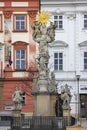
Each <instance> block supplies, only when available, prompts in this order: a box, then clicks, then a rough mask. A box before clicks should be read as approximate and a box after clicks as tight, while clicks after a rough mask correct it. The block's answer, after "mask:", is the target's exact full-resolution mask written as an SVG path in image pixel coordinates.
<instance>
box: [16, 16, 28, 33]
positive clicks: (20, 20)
mask: <svg viewBox="0 0 87 130" xmlns="http://www.w3.org/2000/svg"><path fill="white" fill-rule="evenodd" d="M14 21H15V23H14V24H15V26H14V30H15V31H26V16H25V15H17V16H15V17H14Z"/></svg>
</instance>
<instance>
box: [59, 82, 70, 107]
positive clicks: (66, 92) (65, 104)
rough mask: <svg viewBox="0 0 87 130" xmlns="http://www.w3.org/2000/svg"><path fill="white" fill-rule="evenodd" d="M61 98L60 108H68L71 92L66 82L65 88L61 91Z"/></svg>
mask: <svg viewBox="0 0 87 130" xmlns="http://www.w3.org/2000/svg"><path fill="white" fill-rule="evenodd" d="M61 99H62V101H63V105H62V108H63V109H70V101H71V92H70V89H69V87H68V85H67V84H66V85H65V88H64V89H63V91H62V93H61Z"/></svg>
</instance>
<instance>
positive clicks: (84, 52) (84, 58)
mask: <svg viewBox="0 0 87 130" xmlns="http://www.w3.org/2000/svg"><path fill="white" fill-rule="evenodd" d="M85 53H87V51H84V54H83V55H85ZM85 59H86V60H87V56H86V58H85V56H84V59H83V60H84V61H83V62H84V70H87V63H85ZM85 65H86V68H85Z"/></svg>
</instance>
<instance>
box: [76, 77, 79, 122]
mask: <svg viewBox="0 0 87 130" xmlns="http://www.w3.org/2000/svg"><path fill="white" fill-rule="evenodd" d="M76 78H77V88H78V89H77V90H78V91H77V98H78V118H77V122H78V123H80V120H79V114H80V97H79V79H80V75H76Z"/></svg>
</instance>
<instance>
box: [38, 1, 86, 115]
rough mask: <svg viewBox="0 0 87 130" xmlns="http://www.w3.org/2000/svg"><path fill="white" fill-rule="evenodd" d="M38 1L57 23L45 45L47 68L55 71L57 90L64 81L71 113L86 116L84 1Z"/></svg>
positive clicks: (59, 89) (60, 88) (59, 91)
mask: <svg viewBox="0 0 87 130" xmlns="http://www.w3.org/2000/svg"><path fill="white" fill-rule="evenodd" d="M40 4H41V10H45V11H48V12H50V14H51V21H52V22H53V23H57V28H56V31H55V41H54V42H53V43H51V44H49V54H50V57H51V58H50V62H49V68H50V70H51V71H54V72H55V76H56V80H57V83H58V85H57V89H58V93H59V94H60V93H61V91H62V89H63V87H64V85H65V84H68V86H69V88H70V91H71V94H72V99H71V103H70V105H71V114H72V115H75V116H76V115H77V114H79V115H80V116H81V117H87V1H86V0H73V1H72V0H66V1H65V0H54V1H52V0H50V1H49V0H48V1H47V0H41V3H40Z"/></svg>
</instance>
